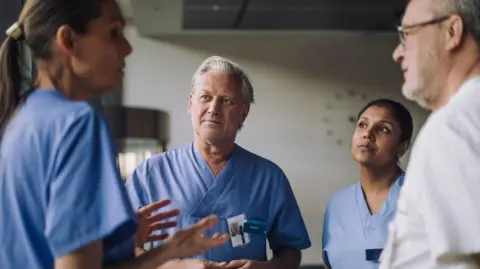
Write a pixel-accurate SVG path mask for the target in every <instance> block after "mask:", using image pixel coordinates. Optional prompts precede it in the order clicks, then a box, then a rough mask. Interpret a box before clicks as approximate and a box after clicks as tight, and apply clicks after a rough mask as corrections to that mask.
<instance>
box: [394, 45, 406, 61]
mask: <svg viewBox="0 0 480 269" xmlns="http://www.w3.org/2000/svg"><path fill="white" fill-rule="evenodd" d="M403 53H404V45H403V44H402V43H398V45H397V47H396V48H395V50H394V51H393V54H392V58H393V61H394V62H396V63H400V62H401V61H402V60H403Z"/></svg>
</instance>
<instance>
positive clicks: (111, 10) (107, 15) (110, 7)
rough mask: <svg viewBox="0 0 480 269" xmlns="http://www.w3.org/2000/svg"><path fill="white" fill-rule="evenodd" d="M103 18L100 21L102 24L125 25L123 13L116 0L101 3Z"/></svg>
mask: <svg viewBox="0 0 480 269" xmlns="http://www.w3.org/2000/svg"><path fill="white" fill-rule="evenodd" d="M100 8H101V12H102V16H101V17H100V18H99V21H100V22H102V23H112V22H120V23H122V24H125V20H124V18H123V15H122V12H121V11H120V8H119V6H118V4H117V2H116V1H115V0H103V1H101V2H100Z"/></svg>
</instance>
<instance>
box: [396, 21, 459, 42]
mask: <svg viewBox="0 0 480 269" xmlns="http://www.w3.org/2000/svg"><path fill="white" fill-rule="evenodd" d="M449 18H450V15H446V16H442V17H438V18H435V19H432V20H429V21H424V22H420V23H415V24H409V25H403V26H398V27H397V31H398V35H399V38H400V43H401V44H402V45H405V38H406V37H407V36H408V32H406V31H405V30H409V29H413V28H419V27H424V26H427V25H433V24H437V23H441V22H443V21H445V20H447V19H449Z"/></svg>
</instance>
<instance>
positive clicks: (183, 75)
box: [124, 28, 427, 264]
mask: <svg viewBox="0 0 480 269" xmlns="http://www.w3.org/2000/svg"><path fill="white" fill-rule="evenodd" d="M126 34H127V37H128V39H129V40H130V41H131V43H132V45H133V48H134V50H135V51H134V53H133V54H132V55H131V56H130V57H129V58H128V69H127V72H126V81H125V93H124V94H125V95H124V98H125V101H124V103H125V104H126V105H129V106H141V107H149V108H158V109H162V110H166V111H167V112H168V113H170V120H171V142H170V144H169V147H170V148H176V147H180V146H182V145H184V144H185V143H188V142H190V141H191V139H192V138H193V135H192V131H191V125H190V119H189V117H188V114H187V102H188V95H189V91H190V87H189V85H190V80H191V76H192V74H193V72H194V71H195V69H196V68H197V67H198V65H199V64H200V63H201V62H202V61H203V60H204V59H205V58H206V57H208V56H210V55H221V56H225V57H228V58H231V59H232V60H234V61H237V62H238V63H239V64H240V65H242V66H244V67H245V69H246V70H247V72H248V73H249V74H250V76H251V77H252V80H253V84H254V87H255V98H256V104H255V105H253V107H252V108H251V112H250V115H249V117H248V119H247V121H246V123H245V127H244V129H243V130H242V131H241V132H240V134H239V137H238V140H237V141H238V143H239V144H240V145H242V146H243V147H245V148H247V149H249V150H251V151H253V152H255V153H257V154H259V155H262V156H264V157H266V158H269V159H271V160H273V161H274V162H276V163H277V164H278V165H280V167H282V168H283V169H284V171H285V173H286V174H287V176H288V177H289V179H290V181H291V184H292V186H293V189H294V192H295V194H296V197H297V200H298V202H299V204H300V207H301V210H302V213H303V216H304V218H305V221H306V223H307V227H308V229H309V233H310V236H311V239H312V243H313V246H312V248H310V249H309V250H307V251H305V252H304V259H303V263H304V264H313V263H320V262H321V238H322V222H323V213H324V208H325V205H326V203H327V201H328V199H329V197H330V196H331V195H332V193H333V192H334V191H335V190H338V189H340V188H343V187H346V186H347V185H349V184H352V183H353V182H355V181H356V180H358V179H359V174H358V166H357V164H356V163H355V162H354V161H352V158H351V155H350V139H351V134H352V131H353V128H354V125H353V124H352V123H351V122H349V117H350V116H355V115H356V113H358V111H359V109H360V108H361V107H362V106H363V105H364V104H365V103H366V102H367V100H369V99H373V98H376V97H389V98H394V99H397V100H400V101H402V102H403V103H405V104H406V105H407V106H408V107H409V108H411V112H412V114H413V116H414V119H415V127H416V128H415V129H416V130H418V127H419V126H420V125H421V124H422V123H423V122H424V120H425V119H426V116H427V113H426V112H425V111H423V110H421V109H420V108H418V107H417V106H415V105H413V104H410V103H407V102H405V100H404V99H403V98H402V97H401V93H400V86H401V82H402V78H401V74H400V71H399V68H398V66H397V65H396V64H394V63H393V62H392V60H391V52H392V50H393V48H394V46H395V44H396V38H395V37H394V36H380V35H372V34H369V35H367V34H338V33H337V34H322V35H311V36H300V35H291V36H264V37H258V36H237V37H235V36H224V37H220V36H214V35H212V36H183V37H170V38H168V39H167V40H165V39H163V40H162V41H160V40H154V39H148V38H143V37H139V36H138V34H137V32H136V30H135V29H134V28H128V29H127V31H126ZM330 132H333V134H332V135H329V133H330ZM404 162H405V160H404Z"/></svg>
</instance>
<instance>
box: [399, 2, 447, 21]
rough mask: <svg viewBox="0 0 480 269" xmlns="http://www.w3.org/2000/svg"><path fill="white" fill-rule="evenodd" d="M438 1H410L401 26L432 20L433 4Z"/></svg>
mask: <svg viewBox="0 0 480 269" xmlns="http://www.w3.org/2000/svg"><path fill="white" fill-rule="evenodd" d="M434 1H438V0H411V1H409V3H408V5H407V8H406V9H405V14H404V15H403V19H402V24H407V25H408V24H413V23H419V22H423V21H426V20H430V19H433V15H434V14H433V8H432V7H433V4H434V3H433V2H434Z"/></svg>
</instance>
